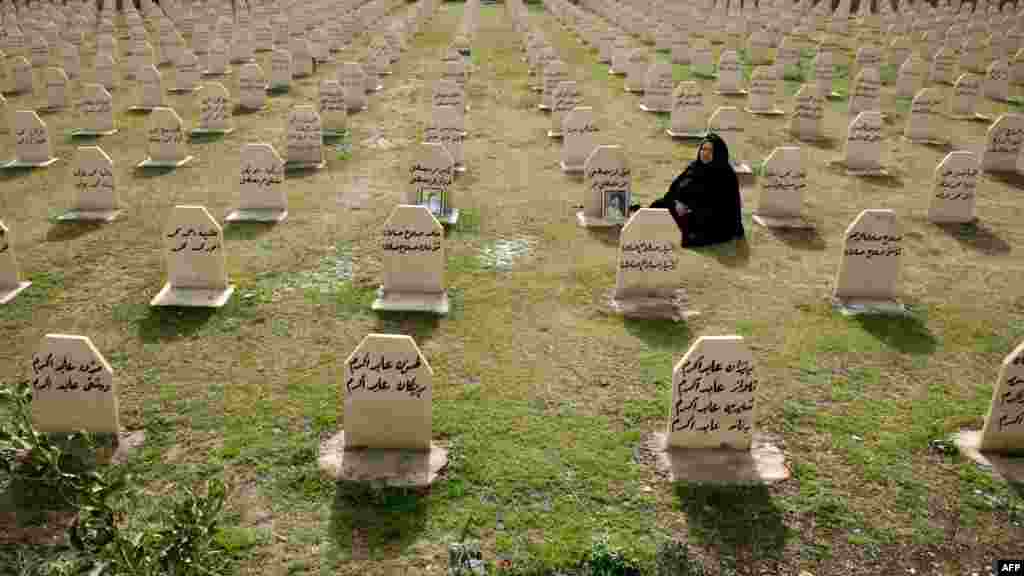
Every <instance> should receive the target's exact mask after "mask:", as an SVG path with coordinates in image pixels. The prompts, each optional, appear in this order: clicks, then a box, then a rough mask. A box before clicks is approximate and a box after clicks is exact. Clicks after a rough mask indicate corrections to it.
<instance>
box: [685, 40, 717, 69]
mask: <svg viewBox="0 0 1024 576" xmlns="http://www.w3.org/2000/svg"><path fill="white" fill-rule="evenodd" d="M690 72H691V73H692V74H693V75H694V76H697V77H698V78H714V77H715V62H714V52H713V51H712V49H711V43H710V42H708V41H707V39H705V38H696V39H694V41H693V46H692V49H691V50H690Z"/></svg>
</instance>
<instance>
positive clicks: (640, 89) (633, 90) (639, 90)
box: [622, 86, 644, 94]
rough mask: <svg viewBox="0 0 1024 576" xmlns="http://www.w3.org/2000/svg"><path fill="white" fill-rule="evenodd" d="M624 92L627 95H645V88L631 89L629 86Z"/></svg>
mask: <svg viewBox="0 0 1024 576" xmlns="http://www.w3.org/2000/svg"><path fill="white" fill-rule="evenodd" d="M622 90H623V91H624V92H625V93H626V94H643V93H644V89H643V88H630V87H629V86H626V87H624V88H623V89H622Z"/></svg>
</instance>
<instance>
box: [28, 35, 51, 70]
mask: <svg viewBox="0 0 1024 576" xmlns="http://www.w3.org/2000/svg"><path fill="white" fill-rule="evenodd" d="M29 56H30V57H29V62H31V63H32V66H33V67H35V68H45V67H47V66H49V65H50V43H49V42H47V41H46V38H45V37H43V36H42V35H37V36H34V37H33V38H32V46H31V47H30V48H29Z"/></svg>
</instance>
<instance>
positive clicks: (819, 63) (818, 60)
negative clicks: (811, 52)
mask: <svg viewBox="0 0 1024 576" xmlns="http://www.w3.org/2000/svg"><path fill="white" fill-rule="evenodd" d="M811 69H812V70H813V74H814V86H815V88H816V89H817V90H818V96H820V97H821V98H822V99H823V100H827V99H829V98H840V97H841V95H840V94H839V93H838V92H834V91H833V90H832V82H833V81H834V80H835V75H836V67H835V63H834V62H833V59H832V53H831V52H818V54H817V56H815V57H814V59H813V60H812V61H811Z"/></svg>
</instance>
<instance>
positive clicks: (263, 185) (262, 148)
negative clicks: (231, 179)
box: [224, 143, 288, 222]
mask: <svg viewBox="0 0 1024 576" xmlns="http://www.w3.org/2000/svg"><path fill="white" fill-rule="evenodd" d="M240 163H241V174H240V176H239V202H238V204H239V207H238V209H237V210H234V211H232V212H231V213H230V214H228V215H227V217H226V218H225V219H224V220H226V221H227V222H281V221H282V220H284V219H285V218H286V217H287V216H288V194H287V192H286V191H285V188H284V160H283V159H281V155H280V154H278V153H277V150H274V147H273V146H271V145H270V144H265V143H248V144H246V145H244V146H243V147H242V155H241V161H240Z"/></svg>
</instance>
